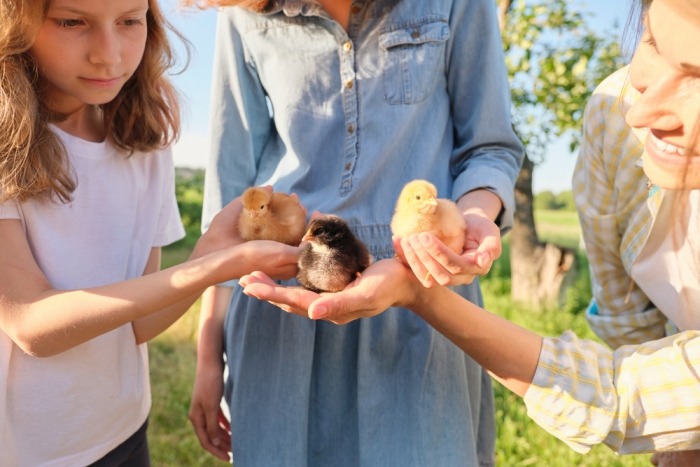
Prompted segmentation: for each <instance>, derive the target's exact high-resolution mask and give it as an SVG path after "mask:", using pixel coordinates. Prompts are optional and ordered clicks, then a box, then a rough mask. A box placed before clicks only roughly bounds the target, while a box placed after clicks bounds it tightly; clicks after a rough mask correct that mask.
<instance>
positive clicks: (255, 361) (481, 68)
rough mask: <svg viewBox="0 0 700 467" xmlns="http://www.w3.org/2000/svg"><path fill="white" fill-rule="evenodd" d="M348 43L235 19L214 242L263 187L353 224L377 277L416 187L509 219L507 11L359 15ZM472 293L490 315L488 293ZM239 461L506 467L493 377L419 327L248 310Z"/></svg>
mask: <svg viewBox="0 0 700 467" xmlns="http://www.w3.org/2000/svg"><path fill="white" fill-rule="evenodd" d="M351 11H352V13H351V17H350V24H349V27H348V31H347V32H346V31H345V30H344V29H343V28H342V27H341V26H340V25H339V24H338V23H336V22H335V21H333V20H332V19H331V18H330V17H329V16H328V15H327V14H326V13H325V12H323V10H321V9H320V8H319V7H318V6H317V5H313V4H310V3H304V2H300V1H278V2H277V3H275V5H274V8H272V9H271V10H270V11H268V12H267V13H263V14H258V13H252V12H249V11H246V10H243V9H241V8H237V7H236V8H226V9H223V10H222V11H221V12H220V14H219V21H218V25H217V42H216V54H215V63H214V74H213V75H214V81H213V87H212V99H213V101H212V104H213V105H212V114H211V123H212V144H213V146H212V153H213V156H212V158H211V160H210V164H209V166H208V168H207V177H206V190H205V214H204V219H203V220H204V225H205V226H206V225H207V223H208V222H209V221H210V220H211V218H212V217H213V215H214V214H215V213H216V212H217V211H218V210H219V209H221V207H222V206H223V205H225V204H226V203H227V202H229V201H230V200H231V199H233V198H235V197H236V196H239V195H240V194H241V193H242V192H243V190H244V189H245V188H247V187H249V186H251V185H264V184H272V185H274V188H275V190H277V191H284V192H295V193H297V194H298V195H299V196H300V198H301V201H302V202H303V203H304V205H305V206H306V207H307V209H308V210H309V212H312V211H314V210H318V211H320V212H323V213H334V214H337V215H340V216H342V217H343V218H345V219H346V220H347V221H348V222H349V224H350V225H351V226H352V228H353V230H354V231H355V233H357V234H358V235H359V237H360V238H361V239H362V240H363V241H364V242H365V243H366V244H367V245H368V247H369V249H370V251H371V253H372V254H373V255H374V257H375V258H377V259H382V258H386V257H390V256H393V255H394V251H393V249H392V245H391V231H390V228H389V223H390V221H391V216H392V213H393V209H394V203H395V200H396V198H397V197H398V194H399V192H400V190H401V188H402V187H403V185H404V184H405V183H406V182H408V181H409V180H412V179H415V178H425V179H429V180H430V181H432V182H433V183H434V184H435V185H436V186H437V187H438V190H439V196H440V197H445V198H453V199H457V198H459V197H460V196H461V195H462V194H464V193H466V192H468V191H470V190H474V189H477V188H486V189H488V190H491V191H492V192H494V193H496V194H497V195H498V196H499V197H500V198H501V200H502V201H503V205H504V210H503V212H502V214H501V216H500V218H499V222H500V226H501V228H502V229H503V230H504V231H505V230H506V229H508V228H509V226H510V225H511V222H512V217H513V208H514V199H513V186H514V182H515V178H516V176H517V173H518V169H519V167H520V164H521V161H522V146H521V144H520V142H519V140H518V139H517V137H516V136H515V134H514V133H513V131H512V129H511V123H510V97H509V91H508V82H507V77H506V71H505V66H504V58H503V52H502V45H501V40H500V35H499V32H498V27H497V21H496V14H495V6H494V2H493V0H432V1H429V2H428V1H425V0H401V1H374V2H364V1H355V2H353V4H352V10H351ZM460 293H461V294H462V295H464V296H465V297H467V298H468V299H469V300H471V301H473V302H475V303H481V301H482V300H481V294H480V291H479V286H478V283H477V282H476V281H475V282H474V283H473V284H472V285H470V286H467V287H461V288H460ZM224 341H225V352H226V358H227V362H228V368H229V377H228V380H227V382H226V390H225V397H226V400H227V402H228V404H229V407H230V410H231V417H232V420H231V429H232V450H233V459H234V463H235V465H236V466H237V467H241V466H243V467H247V466H256V467H258V466H265V467H269V466H306V465H310V466H377V467H387V466H401V467H409V466H421V467H425V466H440V467H446V466H474V465H490V464H492V463H493V461H494V459H493V456H494V454H493V450H494V436H495V433H494V414H493V397H492V390H491V382H490V378H489V377H488V375H487V374H486V373H485V372H484V371H483V370H482V369H481V368H480V367H479V366H478V365H476V364H475V363H474V362H473V361H472V360H471V359H470V358H469V357H467V356H466V355H465V354H464V353H463V352H462V351H461V350H460V349H459V348H457V347H456V346H455V345H453V344H452V343H450V342H449V341H448V340H447V339H446V338H444V337H443V336H442V335H440V334H439V333H438V332H436V331H435V330H433V329H432V328H431V327H430V326H429V325H427V324H426V323H425V322H424V321H422V320H421V319H420V318H418V317H417V316H415V315H414V314H413V313H411V312H410V311H408V310H404V309H398V308H397V309H391V310H388V311H387V312H385V313H383V314H381V315H379V316H377V317H374V318H370V319H361V320H358V321H355V322H353V323H351V324H349V325H346V326H336V325H333V324H330V323H326V322H314V321H311V320H309V319H305V318H302V317H299V316H295V315H290V314H287V313H284V312H282V311H280V310H279V309H278V308H276V307H274V306H271V305H269V304H267V303H262V302H260V301H257V300H255V299H251V298H248V297H246V296H244V295H243V294H241V293H240V289H239V288H238V287H236V289H235V290H234V294H233V299H232V302H231V305H230V308H229V311H228V313H227V317H226V322H225V339H224Z"/></svg>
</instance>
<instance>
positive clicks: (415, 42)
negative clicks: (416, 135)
mask: <svg viewBox="0 0 700 467" xmlns="http://www.w3.org/2000/svg"><path fill="white" fill-rule="evenodd" d="M449 37H450V27H449V25H448V24H447V21H446V20H443V19H433V18H431V19H429V20H424V21H420V22H415V23H403V24H400V25H393V26H391V27H390V29H389V30H385V31H383V32H382V33H380V35H379V48H380V50H381V53H382V59H383V71H382V73H383V81H384V99H385V100H386V102H387V103H389V104H415V103H418V102H421V101H423V100H425V99H426V98H427V97H428V95H429V94H430V92H431V91H432V90H433V89H434V87H435V85H436V83H437V82H438V79H437V78H438V77H439V76H444V75H445V45H446V43H447V40H448V39H449Z"/></svg>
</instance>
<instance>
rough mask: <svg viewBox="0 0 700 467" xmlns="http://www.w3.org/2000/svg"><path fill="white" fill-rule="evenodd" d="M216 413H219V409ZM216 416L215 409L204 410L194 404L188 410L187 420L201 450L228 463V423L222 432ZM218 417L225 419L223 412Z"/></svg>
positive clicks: (229, 444)
mask: <svg viewBox="0 0 700 467" xmlns="http://www.w3.org/2000/svg"><path fill="white" fill-rule="evenodd" d="M218 412H221V409H220V408H219V409H218ZM218 416H219V415H218V414H217V410H216V409H213V410H205V409H204V407H203V406H202V405H200V404H196V403H194V404H193V406H192V408H191V409H190V416H189V418H190V422H191V423H192V427H193V428H194V431H195V434H196V435H197V439H198V440H199V444H200V445H201V446H202V448H204V449H205V450H206V451H207V452H210V453H211V454H212V455H214V456H215V457H218V458H219V459H221V460H224V461H228V460H229V452H230V446H231V435H230V432H229V431H228V421H227V425H226V427H227V430H226V431H224V429H223V428H222V427H221V426H220V425H219V421H218ZM220 416H221V417H223V418H225V417H224V415H223V412H221V414H220Z"/></svg>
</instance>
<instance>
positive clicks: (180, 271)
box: [0, 203, 298, 356]
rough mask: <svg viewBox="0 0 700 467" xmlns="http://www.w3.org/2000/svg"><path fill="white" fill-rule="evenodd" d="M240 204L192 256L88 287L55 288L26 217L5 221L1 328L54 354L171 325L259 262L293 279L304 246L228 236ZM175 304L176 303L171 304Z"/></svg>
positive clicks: (0, 233) (0, 245) (1, 225)
mask: <svg viewBox="0 0 700 467" xmlns="http://www.w3.org/2000/svg"><path fill="white" fill-rule="evenodd" d="M239 204H240V203H231V204H230V205H229V206H227V207H226V208H225V209H224V210H223V211H222V213H221V215H219V216H217V218H215V219H214V221H213V222H212V228H210V230H209V231H208V232H207V233H206V234H204V236H203V237H202V238H201V239H200V241H199V242H198V244H197V246H196V247H195V251H194V252H193V254H192V258H191V259H190V260H189V261H187V262H185V263H183V264H180V265H177V266H173V267H171V268H168V269H166V270H163V271H159V272H154V273H152V274H147V275H145V276H142V277H139V278H135V279H130V280H127V281H123V282H118V283H114V284H110V285H106V286H102V287H95V288H91V289H83V290H56V289H54V288H53V287H52V286H51V284H50V283H49V282H48V280H47V279H46V277H45V276H44V274H43V273H42V271H41V269H40V268H39V266H38V265H37V262H36V261H35V259H34V257H33V255H32V252H31V250H30V248H29V244H28V242H27V239H26V237H25V235H24V231H23V229H22V226H21V224H20V221H19V220H16V219H5V220H0V238H1V239H2V241H1V242H0V265H2V267H0V328H1V329H2V330H3V331H4V332H5V333H6V334H7V335H8V336H9V337H10V338H11V339H12V340H13V341H14V342H15V343H16V344H17V345H18V346H19V347H20V348H22V350H24V351H25V352H27V353H29V354H31V355H35V356H50V355H55V354H57V353H59V352H62V351H65V350H67V349H70V348H72V347H75V346H76V345H79V344H81V343H83V342H86V341H88V340H90V339H92V338H94V337H97V336H99V335H102V334H104V333H106V332H108V331H111V330H113V329H116V328H118V327H119V326H122V325H124V324H126V323H129V322H134V321H138V322H137V323H136V324H135V330H136V334H137V337H138V338H139V339H140V340H143V339H145V338H146V337H149V336H152V335H154V332H157V331H158V330H159V329H164V328H165V327H167V325H169V324H170V323H172V322H173V321H174V320H175V319H176V318H177V317H178V316H180V314H182V313H183V312H184V311H185V310H186V309H187V308H188V307H189V305H190V304H191V303H192V301H193V300H194V298H195V297H196V296H197V295H199V294H200V293H201V292H202V291H203V290H204V289H205V288H206V287H208V286H210V285H214V284H217V283H220V282H224V281H227V280H230V279H232V278H236V277H240V276H241V275H243V274H245V273H247V272H250V271H252V270H255V269H260V267H261V265H264V266H265V269H268V270H269V271H268V272H269V273H270V274H271V275H273V276H276V277H292V276H293V275H294V273H295V271H296V258H297V255H298V248H296V247H290V246H287V245H282V244H279V243H276V242H247V243H244V244H239V245H236V244H235V239H233V238H232V237H231V236H230V235H229V234H227V232H231V231H235V229H233V228H231V226H232V225H234V224H231V223H230V220H231V218H235V216H237V212H238V211H239V210H240V205H239ZM234 214H235V215H234ZM152 260H153V258H152ZM150 267H151V268H152V267H153V266H150ZM179 302H183V303H179ZM172 306H176V308H173V309H169V310H165V309H166V308H169V307H172ZM161 311H163V312H162V313H158V312H161ZM152 315H153V316H152ZM149 316H150V318H149V319H148V320H146V321H143V322H141V321H139V320H141V319H143V318H146V317H149ZM141 326H143V327H141Z"/></svg>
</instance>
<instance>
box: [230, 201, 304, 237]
mask: <svg viewBox="0 0 700 467" xmlns="http://www.w3.org/2000/svg"><path fill="white" fill-rule="evenodd" d="M241 202H242V203H243V211H242V212H241V215H240V217H239V219H238V232H239V233H240V235H241V237H242V238H243V240H246V241H248V240H274V241H277V242H280V243H286V244H287V245H292V246H297V245H299V243H301V239H302V237H303V236H304V233H305V232H306V209H305V208H304V206H302V204H301V202H299V197H298V196H297V195H296V194H295V193H292V194H291V195H288V194H286V193H272V192H269V191H268V190H265V189H263V188H259V187H250V188H248V189H247V190H246V191H245V192H243V195H241Z"/></svg>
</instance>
